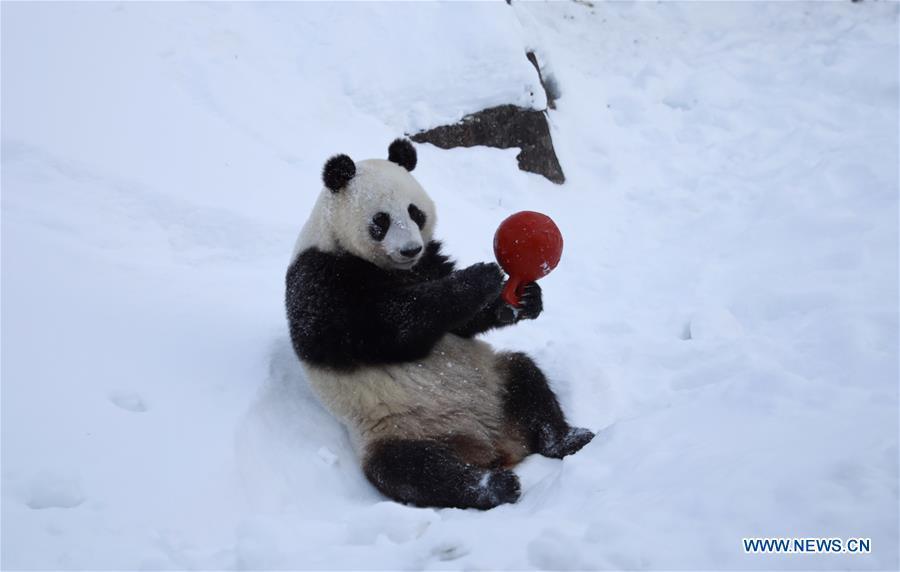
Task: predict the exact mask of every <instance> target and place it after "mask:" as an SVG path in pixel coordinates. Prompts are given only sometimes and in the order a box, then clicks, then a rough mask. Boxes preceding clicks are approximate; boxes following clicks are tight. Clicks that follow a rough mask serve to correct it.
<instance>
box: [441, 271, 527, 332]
mask: <svg viewBox="0 0 900 572" xmlns="http://www.w3.org/2000/svg"><path fill="white" fill-rule="evenodd" d="M543 308H544V305H543V300H542V296H541V287H540V286H539V285H538V283H537V282H531V283H529V284H527V285H526V286H525V290H524V292H523V293H522V296H521V297H520V299H519V306H518V307H517V308H512V307H511V306H509V305H507V304H506V302H504V301H503V299H502V298H500V297H499V296H498V297H497V299H496V300H494V301H493V302H491V303H490V304H488V305H487V306H485V307H484V308H482V309H481V311H480V312H478V313H477V314H475V315H474V316H473V317H472V319H471V320H469V321H468V322H466V323H465V324H463V325H462V326H460V327H458V328H456V329H455V330H453V333H454V334H456V335H457V336H462V337H464V338H471V337H472V336H476V335H478V334H482V333H484V332H486V331H488V330H490V329H493V328H502V327H504V326H511V325H512V324H515V323H517V322H520V321H522V320H533V319H535V318H537V317H538V316H539V315H540V314H541V312H542V311H543Z"/></svg>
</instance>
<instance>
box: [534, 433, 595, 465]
mask: <svg viewBox="0 0 900 572" xmlns="http://www.w3.org/2000/svg"><path fill="white" fill-rule="evenodd" d="M593 438H594V432H593V431H590V430H589V429H585V428H584V427H572V428H570V429H569V432H568V433H566V435H565V436H564V437H562V438H561V439H558V440H556V441H554V442H552V443H550V444H549V445H546V446H544V447H543V448H542V450H541V451H540V454H541V455H544V456H545V457H552V458H554V459H562V458H563V457H567V456H569V455H571V454H573V453H576V452H578V451H580V450H581V448H582V447H584V446H585V445H587V444H588V443H590V442H591V440H593Z"/></svg>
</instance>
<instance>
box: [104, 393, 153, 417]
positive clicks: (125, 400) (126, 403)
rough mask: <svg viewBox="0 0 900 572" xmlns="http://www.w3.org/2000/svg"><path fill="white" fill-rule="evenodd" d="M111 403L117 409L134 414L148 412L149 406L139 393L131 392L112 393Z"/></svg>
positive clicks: (110, 396) (110, 395)
mask: <svg viewBox="0 0 900 572" xmlns="http://www.w3.org/2000/svg"><path fill="white" fill-rule="evenodd" d="M109 401H110V402H111V403H112V404H113V405H115V406H116V407H119V408H121V409H124V410H125V411H131V412H132V413H144V412H145V411H147V404H146V403H145V402H144V400H143V398H142V397H141V396H140V395H138V394H137V393H132V392H130V391H112V392H110V394H109Z"/></svg>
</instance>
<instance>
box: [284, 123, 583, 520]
mask: <svg viewBox="0 0 900 572" xmlns="http://www.w3.org/2000/svg"><path fill="white" fill-rule="evenodd" d="M388 157H389V160H388V161H385V160H380V159H370V160H367V161H361V162H359V163H354V162H353V161H352V160H351V159H350V158H349V157H348V156H346V155H337V156H335V157H332V158H331V159H329V160H328V161H327V162H326V164H325V168H324V170H323V173H322V179H323V181H324V183H325V188H324V189H323V190H322V192H321V193H320V195H319V199H318V201H317V202H316V205H315V207H314V208H313V211H312V213H311V215H310V218H309V220H308V221H307V223H306V225H305V226H304V228H303V230H302V231H301V233H300V237H299V238H298V239H297V245H296V248H295V250H294V256H293V260H292V262H291V265H290V267H289V268H288V272H287V291H286V306H287V316H288V322H289V325H290V333H291V340H292V342H293V345H294V349H295V351H296V352H297V355H298V357H299V358H300V360H301V362H302V364H303V367H304V370H305V372H306V375H307V379H308V380H309V382H310V384H311V385H312V387H313V388H314V390H315V391H316V393H317V394H318V396H319V397H320V399H321V400H322V402H323V403H324V404H325V405H326V406H327V407H328V408H329V409H330V410H331V411H332V412H333V413H334V414H335V415H336V416H337V417H339V418H340V419H341V420H342V421H343V422H344V424H345V425H346V426H347V428H348V429H349V431H350V433H351V435H352V437H353V440H354V443H355V445H356V446H357V448H358V450H359V453H360V456H361V459H362V464H363V470H364V472H365V474H366V476H367V477H368V478H369V480H370V481H371V482H372V483H373V484H374V485H375V486H376V487H377V488H378V489H379V490H380V491H381V492H382V493H384V494H385V495H387V496H389V497H391V498H393V499H395V500H398V501H400V502H405V503H411V504H415V505H419V506H442V507H444V506H446V507H463V508H465V507H474V508H480V509H487V508H491V507H494V506H496V505H498V504H502V503H507V502H514V501H516V500H517V499H518V497H519V482H518V479H517V477H516V476H515V474H514V473H513V472H512V471H510V470H509V468H510V467H512V466H513V465H515V464H516V463H518V462H519V461H520V460H522V458H524V457H525V456H526V455H528V454H531V453H540V454H542V455H546V456H550V457H557V458H560V457H563V456H565V455H568V454H571V453H574V452H575V451H577V450H578V449H580V448H581V447H583V446H584V445H585V444H587V443H588V442H589V441H590V440H591V439H592V438H593V433H591V432H590V431H588V430H586V429H577V428H572V427H570V426H569V425H568V423H567V422H566V420H565V417H564V416H563V413H562V410H561V409H560V407H559V403H558V402H557V399H556V396H555V395H554V394H553V391H552V390H551V389H550V387H549V385H548V383H547V379H546V378H545V377H544V374H543V373H542V372H541V370H540V369H539V368H538V366H537V365H536V364H535V363H534V361H533V360H531V358H529V357H528V356H527V355H525V354H522V353H496V352H494V350H493V349H492V348H491V347H490V346H489V345H487V344H486V343H484V342H482V341H480V340H476V339H473V337H474V336H476V335H477V334H480V333H482V332H485V331H487V330H489V329H491V328H496V327H502V326H505V325H509V324H513V323H515V322H516V321H518V320H521V319H533V318H536V317H537V316H538V315H539V314H540V313H541V310H542V302H541V290H540V287H539V286H538V285H537V284H535V283H533V284H530V285H528V286H527V288H526V292H525V295H524V296H523V298H522V305H521V308H520V310H519V312H518V313H517V314H515V315H514V314H513V312H511V311H510V310H509V308H508V307H506V306H505V304H504V303H503V302H502V301H501V299H500V296H499V294H500V290H501V288H502V285H503V274H502V272H501V271H500V269H499V267H497V265H496V264H475V265H472V266H469V267H468V268H465V269H462V270H456V269H455V266H454V263H453V262H452V261H451V260H450V259H449V258H448V257H447V256H446V255H444V254H442V253H441V244H440V242H438V241H435V240H433V239H432V235H433V232H434V226H435V223H436V213H435V209H434V203H433V202H432V201H431V199H430V198H429V197H428V195H427V194H426V193H425V191H424V189H422V187H421V186H420V185H419V183H418V182H417V181H416V180H415V178H413V176H412V175H411V174H410V173H409V171H411V170H412V169H414V168H415V165H416V152H415V148H414V147H413V146H412V144H410V143H409V141H406V140H401V139H398V140H396V141H394V142H393V143H392V144H391V145H390V147H389V152H388Z"/></svg>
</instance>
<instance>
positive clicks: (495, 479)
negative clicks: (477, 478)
mask: <svg viewBox="0 0 900 572" xmlns="http://www.w3.org/2000/svg"><path fill="white" fill-rule="evenodd" d="M485 477H486V478H485V480H484V484H483V485H482V489H481V491H480V494H479V497H480V498H479V501H480V502H479V503H478V504H479V506H478V507H477V508H480V509H483V510H484V509H489V508H494V507H495V506H499V505H501V504H507V503H514V502H516V501H517V500H519V497H520V496H521V494H522V489H521V486H520V485H519V477H517V476H516V474H515V473H514V472H512V471H510V470H505V469H504V470H500V471H492V472H490V473H487V474H486V475H485Z"/></svg>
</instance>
